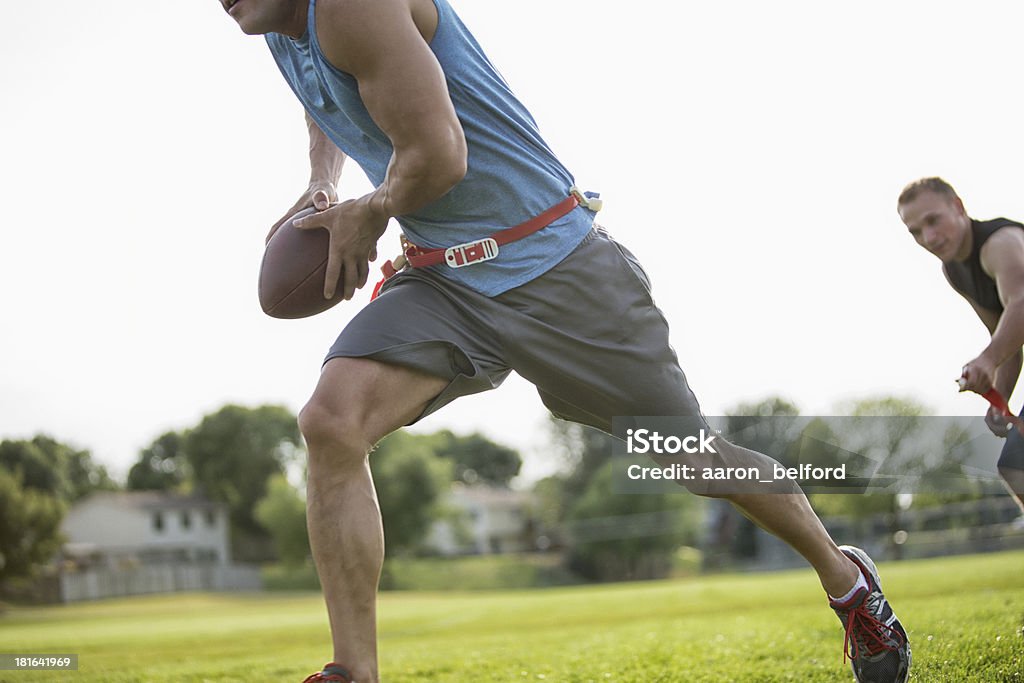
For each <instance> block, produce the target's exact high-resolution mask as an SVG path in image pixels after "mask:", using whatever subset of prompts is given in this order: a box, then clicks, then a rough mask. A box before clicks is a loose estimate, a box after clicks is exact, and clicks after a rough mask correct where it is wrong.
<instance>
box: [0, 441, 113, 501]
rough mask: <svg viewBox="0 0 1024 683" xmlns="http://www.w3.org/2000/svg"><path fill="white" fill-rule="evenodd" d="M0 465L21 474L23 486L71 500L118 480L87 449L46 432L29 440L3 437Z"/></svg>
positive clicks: (64, 499) (63, 499)
mask: <svg viewBox="0 0 1024 683" xmlns="http://www.w3.org/2000/svg"><path fill="white" fill-rule="evenodd" d="M0 468H4V469H6V470H7V471H8V472H11V473H14V474H16V475H17V476H19V477H20V481H21V482H22V483H21V486H22V487H23V488H26V489H34V490H36V491H41V492H43V493H46V494H49V495H51V496H54V497H56V498H57V499H58V500H61V501H64V502H67V503H72V502H74V501H76V500H78V499H80V498H82V497H83V496H86V495H88V494H89V493H92V492H93V491H111V490H115V489H117V484H116V483H115V482H114V481H113V480H112V479H111V478H110V475H109V474H108V473H107V469H106V468H105V467H104V466H102V465H99V464H97V463H95V462H94V461H93V459H92V454H91V453H90V452H89V451H88V450H82V449H77V448H74V447H72V446H69V445H67V444H65V443H61V442H60V441H57V440H56V439H54V438H53V437H50V436H47V435H45V434H37V435H36V436H34V437H33V438H32V439H31V440H30V441H12V440H5V441H0Z"/></svg>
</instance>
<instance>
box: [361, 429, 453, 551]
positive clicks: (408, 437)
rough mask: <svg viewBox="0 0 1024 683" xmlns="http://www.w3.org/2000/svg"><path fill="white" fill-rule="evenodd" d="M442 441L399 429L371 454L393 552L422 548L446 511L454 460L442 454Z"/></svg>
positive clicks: (389, 547)
mask: <svg viewBox="0 0 1024 683" xmlns="http://www.w3.org/2000/svg"><path fill="white" fill-rule="evenodd" d="M436 446H437V440H436V439H433V438H432V437H431V436H420V435H414V434H409V433H407V432H404V431H399V432H395V433H394V434H392V435H391V436H388V437H387V438H385V439H384V440H383V441H381V443H380V445H379V446H378V448H377V450H376V451H374V452H373V453H372V454H371V455H370V470H371V472H372V473H373V480H374V485H375V486H376V488H377V499H378V501H379V504H380V513H381V517H382V518H383V520H384V545H385V547H386V548H387V551H388V553H389V554H390V555H392V556H394V555H396V554H397V555H402V554H410V553H414V552H416V551H417V550H419V549H420V548H421V547H422V543H423V540H424V538H425V536H426V534H427V532H428V531H429V529H430V526H431V524H432V523H433V521H434V520H435V519H437V518H439V517H440V516H441V514H442V512H443V510H442V507H441V504H442V495H443V494H444V493H445V492H446V491H447V490H448V487H449V485H450V483H451V481H452V463H451V461H449V460H446V459H444V458H439V457H438V454H437V451H436V450H435V448H436Z"/></svg>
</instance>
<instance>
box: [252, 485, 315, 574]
mask: <svg viewBox="0 0 1024 683" xmlns="http://www.w3.org/2000/svg"><path fill="white" fill-rule="evenodd" d="M256 520H257V521H259V523H260V524H262V525H263V527H264V528H266V529H267V530H268V531H269V532H270V536H271V538H273V539H274V549H275V550H276V551H277V556H278V559H280V560H281V562H283V563H284V564H286V565H289V566H293V567H294V566H298V565H301V564H304V563H305V562H306V560H307V558H309V556H310V551H309V532H308V531H307V529H306V501H305V500H304V499H303V497H302V496H301V495H300V494H299V492H298V491H297V490H296V489H295V487H294V486H292V485H291V484H290V483H289V482H288V479H287V478H286V477H284V476H283V475H280V474H275V475H274V476H272V477H271V478H270V480H269V482H268V483H267V495H266V496H264V497H263V498H262V499H261V500H260V501H259V502H258V503H257V504H256Z"/></svg>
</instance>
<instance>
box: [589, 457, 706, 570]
mask: <svg viewBox="0 0 1024 683" xmlns="http://www.w3.org/2000/svg"><path fill="white" fill-rule="evenodd" d="M613 466H614V464H613V463H611V462H608V463H605V464H604V465H602V466H601V468H600V469H599V470H597V471H596V472H595V473H594V475H593V476H592V477H591V478H590V481H589V483H588V485H587V488H586V490H585V491H584V493H583V495H582V496H581V497H579V498H578V499H577V500H576V502H575V503H574V505H573V507H572V510H571V511H570V513H569V535H570V537H571V539H572V540H571V543H572V545H571V551H570V556H569V566H570V568H571V569H573V570H574V571H576V572H577V573H579V574H581V575H582V576H585V577H587V578H590V579H596V580H600V581H617V580H626V579H650V578H658V577H663V576H665V575H667V574H668V572H669V571H670V570H671V568H672V558H673V556H674V554H675V551H676V550H677V549H678V548H679V546H680V545H682V544H684V543H695V542H696V540H697V532H698V527H699V523H700V517H701V509H702V506H703V504H704V503H703V501H702V500H701V499H700V498H698V497H697V496H693V495H690V494H688V493H686V491H685V490H684V489H682V488H680V490H679V492H678V493H660V494H653V493H651V494H643V495H640V494H637V495H624V494H616V493H615V492H614V491H613V489H612V474H613V472H612V468H613Z"/></svg>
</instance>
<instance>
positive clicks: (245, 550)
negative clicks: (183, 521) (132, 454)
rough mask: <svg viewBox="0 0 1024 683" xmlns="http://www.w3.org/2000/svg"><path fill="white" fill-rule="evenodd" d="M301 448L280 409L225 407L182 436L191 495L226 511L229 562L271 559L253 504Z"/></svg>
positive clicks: (294, 428)
mask: <svg viewBox="0 0 1024 683" xmlns="http://www.w3.org/2000/svg"><path fill="white" fill-rule="evenodd" d="M301 443H302V442H301V439H300V437H299V429H298V425H297V423H296V419H295V415H293V414H292V413H291V412H290V411H289V410H288V409H287V408H284V407H282V406H269V405H268V406H259V407H257V408H247V407H244V406H238V405H226V406H224V407H223V408H221V409H220V410H218V411H216V412H214V413H211V414H209V415H206V416H205V417H203V419H202V420H201V421H200V423H199V424H198V425H197V426H196V427H195V428H193V429H190V430H189V431H188V432H186V433H185V436H184V443H183V447H184V452H185V457H186V461H187V463H188V466H189V468H190V469H191V471H192V476H193V479H194V484H195V488H196V490H197V491H199V492H201V493H203V494H205V495H206V496H207V497H209V498H210V499H212V500H215V501H219V502H223V503H227V505H228V509H229V511H230V517H231V526H232V554H233V556H235V557H237V558H239V559H241V560H248V561H255V560H264V559H269V557H270V556H272V554H273V553H272V549H271V545H272V543H271V540H270V535H269V533H268V532H267V530H266V529H265V528H264V527H263V526H262V525H261V524H260V523H259V522H258V521H257V520H256V517H255V513H254V511H255V508H256V503H257V502H259V501H260V500H261V499H262V498H263V497H264V496H266V495H267V481H268V480H269V479H270V478H271V477H272V476H274V475H279V474H284V472H285V468H286V466H287V465H288V464H289V463H291V462H294V461H295V459H296V458H297V455H298V453H300V446H301Z"/></svg>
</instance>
